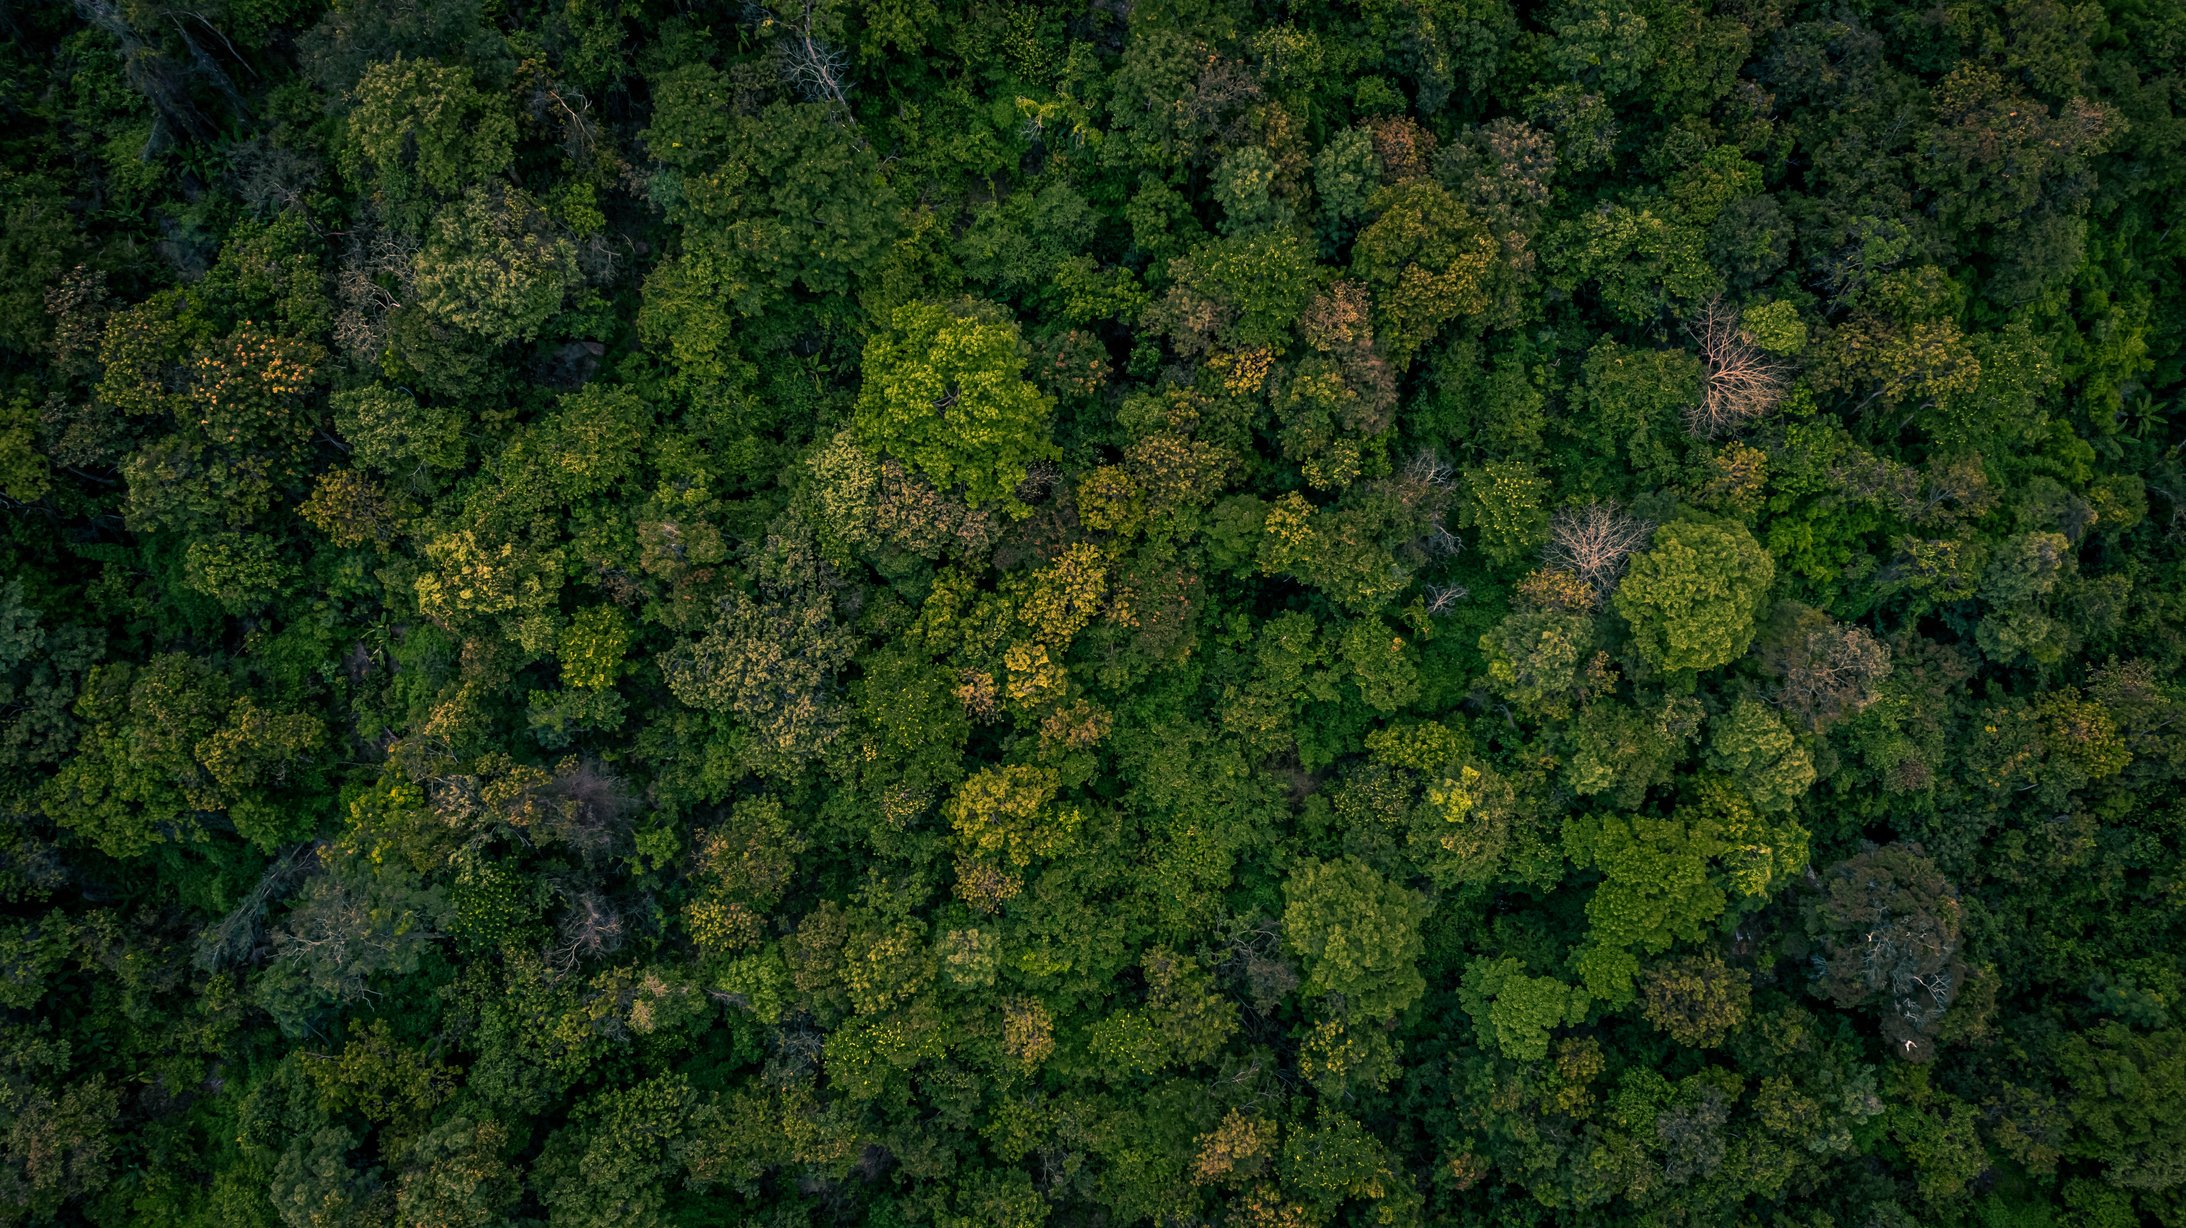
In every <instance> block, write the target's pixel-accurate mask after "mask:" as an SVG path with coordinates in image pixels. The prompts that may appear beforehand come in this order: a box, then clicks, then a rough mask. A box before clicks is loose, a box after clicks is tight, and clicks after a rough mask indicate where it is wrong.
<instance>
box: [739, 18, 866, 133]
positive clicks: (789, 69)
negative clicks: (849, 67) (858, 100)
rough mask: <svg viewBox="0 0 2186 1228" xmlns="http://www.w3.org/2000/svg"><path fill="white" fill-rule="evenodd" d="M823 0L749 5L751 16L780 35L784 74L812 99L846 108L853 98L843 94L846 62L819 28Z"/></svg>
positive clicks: (778, 52)
mask: <svg viewBox="0 0 2186 1228" xmlns="http://www.w3.org/2000/svg"><path fill="white" fill-rule="evenodd" d="M820 8H821V5H820V3H819V0H789V2H788V3H767V2H764V0H752V2H751V3H747V4H746V5H745V13H746V16H747V19H749V20H751V21H753V22H754V23H756V24H757V25H758V26H759V28H760V29H761V30H762V31H764V32H766V33H769V34H774V35H778V36H779V40H778V41H777V42H776V43H775V45H774V47H775V55H776V56H778V57H779V58H780V60H781V65H782V75H783V76H784V77H786V78H787V79H788V80H789V83H790V84H791V85H792V86H794V87H795V88H796V89H797V92H798V93H801V94H803V95H804V96H805V97H806V98H807V99H808V100H810V101H812V102H832V103H834V104H835V105H836V106H839V107H841V108H842V109H843V110H844V111H845V112H848V111H849V110H850V100H849V99H848V98H846V97H844V95H843V81H844V71H845V67H846V66H845V64H844V62H843V55H842V52H840V51H838V50H836V49H835V48H833V47H831V46H829V45H828V44H827V43H826V42H825V41H823V40H822V39H821V37H820V35H819V32H818V30H817V28H816V27H817V25H818V23H819V21H820V20H821V19H822V14H821V13H820V11H819V10H820Z"/></svg>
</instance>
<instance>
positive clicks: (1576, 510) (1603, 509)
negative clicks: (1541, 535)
mask: <svg viewBox="0 0 2186 1228" xmlns="http://www.w3.org/2000/svg"><path fill="white" fill-rule="evenodd" d="M1652 532H1654V526H1653V525H1651V524H1649V523H1647V522H1646V521H1644V520H1641V519H1639V518H1637V517H1635V516H1627V515H1625V514H1624V513H1623V512H1621V511H1618V510H1617V508H1616V507H1615V505H1613V504H1608V503H1589V504H1587V505H1585V506H1584V507H1572V508H1565V509H1564V510H1562V511H1560V512H1558V513H1556V517H1555V519H1553V520H1551V521H1550V522H1549V526H1548V547H1547V549H1546V550H1544V551H1543V554H1544V555H1545V556H1546V559H1547V562H1548V564H1549V565H1550V566H1551V567H1560V568H1562V569H1564V570H1565V571H1568V572H1570V573H1571V574H1572V575H1575V576H1577V577H1579V579H1580V580H1582V581H1584V582H1585V583H1586V585H1587V587H1589V588H1591V589H1593V590H1594V591H1595V592H1596V593H1597V594H1606V593H1607V592H1608V591H1609V590H1610V589H1611V588H1614V587H1615V586H1616V583H1617V577H1618V576H1619V575H1621V574H1623V572H1624V564H1625V560H1626V559H1628V558H1630V557H1631V556H1632V552H1633V551H1635V550H1637V549H1639V548H1640V547H1641V546H1643V545H1645V544H1646V543H1647V535H1648V534H1650V533H1652Z"/></svg>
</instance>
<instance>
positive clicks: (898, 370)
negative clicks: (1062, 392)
mask: <svg viewBox="0 0 2186 1228" xmlns="http://www.w3.org/2000/svg"><path fill="white" fill-rule="evenodd" d="M1030 357H1031V351H1030V349H1029V348H1028V347H1027V346H1026V345H1025V343H1024V340H1023V338H1022V337H1021V336H1020V335H1019V333H1018V331H1017V324H1016V322H1015V321H1014V320H1012V319H1011V318H1010V317H1009V315H1008V313H1006V312H1004V311H1003V310H1002V309H1001V308H999V307H997V306H995V305H993V304H991V303H976V302H971V301H969V300H966V301H962V302H957V303H913V304H910V305H908V306H904V307H899V308H897V309H896V311H895V313H894V314H893V315H892V316H891V317H890V319H889V328H888V331H887V332H885V333H880V334H876V335H875V336H874V337H873V339H872V340H871V341H868V342H867V343H866V346H865V359H864V373H865V380H864V385H863V387H862V388H861V390H860V391H859V393H858V409H857V418H856V424H857V431H858V434H859V436H860V437H861V438H862V439H863V440H864V441H865V442H866V443H867V444H869V445H870V446H872V447H874V448H877V449H879V450H881V451H883V452H886V453H888V454H890V455H893V456H898V457H901V458H902V459H903V460H904V462H905V463H907V464H909V465H910V466H911V467H912V468H913V469H915V470H917V471H918V472H919V473H920V474H922V475H924V476H926V477H928V478H930V479H932V480H933V482H934V483H935V484H936V485H938V486H941V487H943V488H944V489H947V488H953V487H962V488H963V490H964V494H965V498H966V499H967V500H968V501H969V502H970V503H971V505H972V506H974V507H978V506H980V505H982V504H988V503H999V504H1001V505H1002V506H1003V507H1004V508H1014V507H1018V506H1020V505H1019V504H1018V503H1017V499H1016V494H1015V491H1016V489H1017V486H1018V484H1019V483H1021V482H1023V481H1024V479H1025V472H1026V466H1028V465H1030V464H1031V463H1032V462H1034V461H1037V460H1040V459H1042V458H1045V457H1049V456H1053V455H1055V454H1056V453H1055V447H1054V445H1053V444H1051V443H1050V442H1048V423H1049V419H1050V418H1051V416H1052V415H1053V414H1054V411H1055V402H1054V399H1053V398H1051V397H1049V396H1048V395H1047V394H1046V393H1043V392H1041V391H1040V390H1039V389H1038V388H1036V387H1034V386H1033V385H1032V384H1031V383H1029V382H1027V380H1026V379H1025V364H1026V362H1027V361H1028V360H1029V359H1030Z"/></svg>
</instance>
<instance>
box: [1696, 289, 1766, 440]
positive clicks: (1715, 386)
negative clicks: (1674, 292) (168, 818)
mask: <svg viewBox="0 0 2186 1228" xmlns="http://www.w3.org/2000/svg"><path fill="white" fill-rule="evenodd" d="M1692 331H1693V337H1694V339H1695V340H1697V341H1698V342H1699V343H1700V361H1701V362H1702V363H1703V364H1704V365H1705V366H1706V368H1707V372H1708V377H1707V385H1706V387H1705V388H1703V389H1702V391H1701V395H1700V403H1699V404H1698V405H1695V406H1693V407H1692V408H1691V409H1689V410H1687V411H1686V414H1685V425H1686V426H1687V428H1688V429H1690V430H1691V431H1692V432H1693V434H1695V435H1699V436H1701V437H1703V438H1712V437H1714V436H1717V435H1725V434H1729V433H1730V432H1732V431H1735V430H1737V429H1738V428H1740V427H1742V426H1744V425H1746V424H1747V423H1749V422H1753V421H1756V420H1757V419H1759V418H1761V417H1762V416H1763V415H1765V414H1767V413H1768V412H1769V411H1770V410H1771V409H1774V408H1776V403H1777V402H1778V401H1779V400H1782V399H1783V395H1784V376H1785V370H1784V365H1783V364H1782V363H1780V362H1778V361H1777V360H1775V359H1773V358H1771V357H1769V355H1767V354H1766V353H1764V352H1762V350H1761V349H1760V347H1758V346H1756V345H1754V344H1753V342H1752V341H1751V340H1750V339H1749V338H1748V337H1747V336H1746V332H1745V329H1744V327H1743V326H1742V325H1741V324H1740V323H1739V319H1738V313H1737V312H1735V311H1732V310H1731V309H1730V308H1728V307H1726V306H1725V305H1724V303H1723V300H1722V299H1712V300H1710V301H1709V303H1708V306H1707V307H1706V308H1705V309H1704V310H1703V311H1702V312H1701V313H1700V319H1699V320H1698V321H1697V322H1695V323H1694V325H1693V330H1692Z"/></svg>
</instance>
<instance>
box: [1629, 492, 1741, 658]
mask: <svg viewBox="0 0 2186 1228" xmlns="http://www.w3.org/2000/svg"><path fill="white" fill-rule="evenodd" d="M1775 579H1776V564H1775V562H1774V561H1773V560H1771V559H1770V558H1769V555H1768V552H1767V551H1765V550H1763V549H1762V548H1761V545H1760V543H1758V542H1756V541H1754V540H1753V534H1751V533H1749V532H1747V531H1746V530H1745V529H1744V528H1742V527H1739V526H1736V525H1733V526H1729V527H1725V526H1722V525H1713V524H1703V523H1697V522H1680V523H1676V524H1669V525H1664V526H1663V527H1662V528H1661V529H1659V530H1657V531H1656V533H1655V540H1654V543H1653V544H1652V545H1651V546H1649V547H1648V548H1647V549H1646V550H1645V551H1643V552H1641V553H1640V554H1638V555H1635V556H1634V557H1633V559H1632V563H1631V567H1630V570H1629V571H1627V572H1626V574H1625V577H1624V581H1623V583H1622V584H1620V585H1619V586H1618V587H1617V592H1616V596H1615V597H1614V598H1613V601H1614V604H1615V605H1616V609H1617V613H1619V614H1621V615H1623V616H1624V620H1625V622H1626V624H1628V625H1629V626H1630V627H1631V629H1632V644H1633V647H1634V648H1635V649H1637V650H1638V652H1639V655H1640V659H1641V660H1643V661H1646V662H1647V663H1648V664H1649V665H1652V666H1655V667H1656V668H1658V669H1664V670H1703V669H1714V668H1715V667H1717V666H1719V665H1727V664H1729V663H1730V662H1732V661H1735V660H1737V659H1738V658H1739V657H1741V656H1744V655H1745V652H1746V649H1747V647H1748V646H1749V645H1751V644H1752V643H1753V635H1754V620H1755V619H1756V618H1757V617H1758V616H1759V615H1760V612H1761V609H1762V606H1763V604H1764V603H1765V602H1766V601H1767V600H1768V594H1769V586H1770V585H1771V584H1772V583H1774V581H1775Z"/></svg>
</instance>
